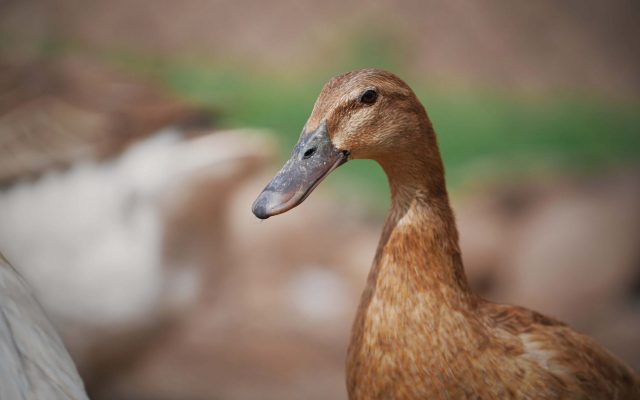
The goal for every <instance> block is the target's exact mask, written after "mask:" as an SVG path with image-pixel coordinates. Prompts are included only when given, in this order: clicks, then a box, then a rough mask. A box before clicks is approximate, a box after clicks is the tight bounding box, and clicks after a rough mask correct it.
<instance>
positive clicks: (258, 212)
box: [251, 193, 271, 219]
mask: <svg viewBox="0 0 640 400" xmlns="http://www.w3.org/2000/svg"><path fill="white" fill-rule="evenodd" d="M251 211H253V215H255V216H256V217H258V218H260V219H267V218H269V217H270V216H271V215H269V213H268V212H267V198H266V196H264V195H263V194H262V193H261V194H260V196H258V198H257V199H256V201H254V202H253V205H252V206H251Z"/></svg>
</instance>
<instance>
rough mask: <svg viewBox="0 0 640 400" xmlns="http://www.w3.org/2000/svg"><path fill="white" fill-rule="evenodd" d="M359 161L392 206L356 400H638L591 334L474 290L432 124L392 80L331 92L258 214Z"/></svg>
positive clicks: (372, 278) (360, 342) (351, 367)
mask: <svg viewBox="0 0 640 400" xmlns="http://www.w3.org/2000/svg"><path fill="white" fill-rule="evenodd" d="M358 158H365V159H373V160H375V161H377V162H378V163H379V164H380V165H381V166H382V168H383V169H384V171H385V173H386V175H387V177H388V180H389V185H390V187H391V198H392V201H391V210H390V211H389V214H388V216H387V218H386V222H385V225H384V229H383V231H382V237H381V238H380V243H379V245H378V249H377V252H376V256H375V259H374V262H373V266H372V269H371V272H370V274H369V278H368V281H367V285H366V288H365V290H364V293H363V295H362V300H361V303H360V306H359V308H358V312H357V316H356V320H355V323H354V326H353V331H352V337H351V343H350V345H349V350H348V357H347V390H348V393H349V398H350V399H352V400H355V399H358V400H359V399H398V400H400V399H607V400H611V399H640V379H639V378H638V376H637V375H636V374H635V372H634V371H633V370H631V369H630V368H629V367H627V366H625V365H624V364H623V363H622V362H621V361H620V360H618V359H617V358H616V357H615V356H613V355H612V354H611V353H609V352H608V351H607V350H605V349H604V348H602V347H601V346H600V345H598V344H597V343H596V342H595V341H594V340H592V339H590V338H589V337H587V336H584V335H582V334H580V333H578V332H576V331H574V330H572V329H571V328H569V327H568V326H566V325H565V324H563V323H562V322H560V321H557V320H555V319H553V318H549V317H546V316H544V315H541V314H538V313H536V312H534V311H530V310H527V309H524V308H521V307H517V306H510V305H502V304H495V303H491V302H489V301H486V300H484V299H482V298H480V297H479V296H478V295H476V294H474V293H473V292H472V291H471V289H470V288H469V284H468V283H467V280H466V277H465V274H464V270H463V266H462V260H461V257H460V248H459V246H458V233H457V230H456V225H455V221H454V216H453V213H452V211H451V207H450V205H449V199H448V196H447V190H446V187H445V181H444V170H443V166H442V160H441V158H440V153H439V151H438V146H437V144H436V137H435V133H434V130H433V127H432V126H431V122H430V121H429V118H428V117H427V113H426V111H425V109H424V107H423V106H422V105H421V104H420V102H419V100H418V99H417V97H416V95H415V94H414V93H413V91H412V90H411V89H410V88H409V86H407V84H406V83H404V82H403V81H402V80H401V79H399V78H398V77H396V76H395V75H393V74H391V73H389V72H385V71H380V70H375V69H365V70H359V71H353V72H349V73H346V74H343V75H340V76H337V77H335V78H333V79H331V80H330V81H329V82H328V83H327V84H326V85H325V86H324V88H323V89H322V92H321V93H320V96H319V97H318V100H317V101H316V103H315V106H314V108H313V111H312V113H311V116H310V117H309V120H308V121H307V123H306V125H305V127H304V129H303V132H302V135H301V137H300V140H299V142H298V143H297V144H296V146H295V148H294V150H293V153H292V156H291V158H290V160H289V161H287V163H286V164H285V165H284V167H283V168H282V170H280V172H279V173H278V174H277V175H276V176H275V178H274V179H273V180H272V181H271V182H270V183H269V184H268V185H267V187H266V188H265V189H264V191H263V192H262V193H261V194H260V196H259V197H258V198H257V199H256V201H255V202H254V204H253V212H254V214H255V215H256V216H257V217H258V218H262V219H264V218H268V217H271V216H273V215H277V214H280V213H283V212H285V211H287V210H290V209H291V208H293V207H295V206H297V205H298V204H300V203H301V202H302V201H303V200H304V199H305V198H306V197H307V196H308V195H309V194H310V193H311V191H312V190H313V189H314V188H315V187H316V186H317V185H318V184H319V183H320V181H322V179H323V178H324V177H326V176H327V175H328V174H329V173H330V172H331V171H333V170H334V169H335V168H337V167H338V166H340V165H341V164H344V163H345V162H346V161H347V160H351V159H358Z"/></svg>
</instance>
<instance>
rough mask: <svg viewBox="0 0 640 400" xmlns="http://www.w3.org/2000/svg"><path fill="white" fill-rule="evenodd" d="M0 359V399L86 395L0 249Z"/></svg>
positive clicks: (65, 399) (83, 398)
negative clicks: (0, 360)
mask: <svg viewBox="0 0 640 400" xmlns="http://www.w3.org/2000/svg"><path fill="white" fill-rule="evenodd" d="M0 359H2V363H1V364H0V399H34V400H56V399H59V400H88V399H89V398H88V397H87V393H86V391H85V389H84V383H83V382H82V379H81V378H80V375H78V371H77V369H76V366H75V364H74V363H73V360H72V359H71V356H70V355H69V353H68V351H67V349H66V347H65V345H64V343H63V342H62V340H61V339H60V336H59V335H58V333H57V331H56V330H55V328H54V327H53V325H52V324H51V322H49V319H48V318H47V316H46V314H45V312H44V310H43V309H42V307H41V306H40V303H39V302H38V301H37V300H36V298H35V297H34V295H33V293H32V291H31V288H30V287H29V285H28V284H27V283H26V281H25V280H24V279H23V278H22V276H21V275H20V274H19V273H18V271H16V270H15V269H14V268H13V266H12V265H11V264H10V263H9V261H7V259H6V258H5V257H4V256H3V255H2V253H0Z"/></svg>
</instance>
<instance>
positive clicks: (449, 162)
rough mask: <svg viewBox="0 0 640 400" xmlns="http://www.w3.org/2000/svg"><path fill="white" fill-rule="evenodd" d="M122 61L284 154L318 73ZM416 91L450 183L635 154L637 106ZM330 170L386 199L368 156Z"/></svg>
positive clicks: (622, 159)
mask: <svg viewBox="0 0 640 400" xmlns="http://www.w3.org/2000/svg"><path fill="white" fill-rule="evenodd" d="M129 65H130V66H132V65H133V67H134V69H136V70H138V71H140V72H141V73H144V74H145V75H147V74H149V73H151V74H152V75H154V76H155V77H156V78H157V79H159V80H160V81H161V82H163V83H164V84H165V85H166V86H167V87H168V88H170V89H171V90H173V91H175V92H176V93H178V94H180V95H182V96H184V97H186V98H189V99H191V100H193V101H195V102H197V103H200V104H203V105H206V106H210V107H212V108H214V109H217V110H220V111H221V112H222V113H223V118H222V123H223V125H225V126H230V127H239V126H252V127H264V128H269V129H272V130H273V131H274V132H275V133H276V134H277V135H278V137H279V141H280V144H281V146H282V151H281V156H282V158H283V159H284V157H286V156H287V155H288V154H289V151H290V149H291V147H292V146H293V144H294V143H295V141H296V140H297V137H298V135H299V133H300V130H301V129H302V126H303V124H304V122H305V120H306V118H307V117H308V115H309V112H310V111H311V107H312V106H313V102H314V101H315V98H316V96H317V94H318V92H319V91H320V88H321V87H322V84H323V83H324V80H325V79H326V78H327V77H326V76H322V77H317V76H298V77H296V76H293V77H292V76H274V74H271V75H268V74H264V73H263V74H260V73H255V72H251V71H247V70H242V69H240V70H237V69H224V68H215V67H212V66H211V65H203V64H201V63H194V64H175V65H174V64H166V63H160V64H158V63H152V65H141V64H139V63H138V64H130V63H129ZM414 86H416V85H415V84H414ZM415 89H416V91H417V93H418V96H419V97H420V99H421V100H422V101H423V103H424V104H425V105H426V107H427V110H428V112H429V115H430V117H431V119H432V121H433V123H434V125H435V128H436V132H437V133H438V140H439V144H440V147H441V150H442V154H443V158H444V161H445V165H446V169H447V175H448V180H449V185H450V186H452V187H454V188H455V187H457V186H458V185H460V184H461V183H463V182H466V181H469V180H471V179H475V178H477V177H478V176H486V175H489V176H490V175H495V174H514V171H520V172H526V171H529V172H530V171H535V170H541V169H542V170H544V169H546V168H569V169H573V170H578V171H588V170H592V169H596V168H601V167H605V166H609V165H612V164H614V165H617V164H632V163H633V164H635V163H637V162H638V161H639V160H640V154H639V150H640V128H639V127H640V110H639V108H638V107H637V105H630V104H614V103H607V102H604V101H598V100H597V99H590V98H587V97H577V96H574V97H571V96H559V97H546V98H522V97H516V96H513V95H509V94H496V93H480V92H474V93H444V92H442V91H438V90H433V89H431V90H429V88H428V87H427V86H425V85H420V84H419V83H418V85H417V87H415ZM335 175H337V176H338V177H337V178H333V179H331V180H330V182H333V184H334V185H336V186H338V187H348V189H345V190H346V191H348V192H349V191H350V192H351V193H355V192H356V191H357V192H363V191H364V193H366V194H367V196H364V197H366V198H367V199H373V200H370V201H369V202H370V204H372V205H374V206H384V204H386V199H384V198H385V196H386V181H385V178H384V176H383V174H382V172H381V171H380V170H379V168H377V167H376V166H375V165H373V164H372V163H366V162H357V163H350V164H348V165H347V166H346V167H343V168H342V169H341V171H339V172H338V173H336V174H335ZM354 187H355V188H356V189H354ZM376 199H381V200H376Z"/></svg>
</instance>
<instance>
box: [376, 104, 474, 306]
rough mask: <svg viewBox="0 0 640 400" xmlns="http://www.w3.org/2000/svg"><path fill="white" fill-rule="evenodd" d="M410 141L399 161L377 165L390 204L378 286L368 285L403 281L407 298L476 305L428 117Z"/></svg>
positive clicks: (378, 261)
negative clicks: (384, 178) (384, 176)
mask: <svg viewBox="0 0 640 400" xmlns="http://www.w3.org/2000/svg"><path fill="white" fill-rule="evenodd" d="M410 137H411V138H413V142H412V143H410V144H409V145H408V146H406V148H405V150H404V151H403V152H401V153H400V154H399V155H398V156H397V157H394V158H393V159H392V158H382V159H380V160H379V162H380V164H381V165H382V168H383V169H384V171H385V173H386V174H387V177H388V179H389V185H390V188H391V198H392V201H391V210H390V212H389V215H388V216H387V219H386V222H385V226H384V229H383V234H382V237H381V239H380V243H379V245H378V250H377V254H376V258H375V261H374V266H373V270H372V276H371V277H370V280H374V281H375V282H369V283H370V284H375V285H380V286H385V285H386V283H387V282H384V281H381V280H382V279H385V278H388V276H389V275H393V276H394V277H395V278H402V279H395V278H394V279H393V280H392V281H393V282H394V283H397V282H398V281H399V280H400V281H402V284H403V285H404V284H406V285H407V290H408V291H407V293H405V294H406V295H407V296H411V295H412V294H414V293H415V294H424V292H425V291H431V292H435V293H438V294H440V295H442V296H445V297H446V300H448V301H452V302H466V301H469V300H471V301H472V300H473V299H474V296H473V295H472V293H471V291H470V289H469V285H468V284H467V280H466V277H465V275H464V271H463V265H462V260H461V255H460V248H459V246H458V232H457V229H456V226H455V220H454V216H453V212H452V211H451V207H450V205H449V198H448V195H447V191H446V187H445V183H444V170H443V166H442V161H441V158H440V154H439V152H438V150H437V145H436V141H435V135H434V133H433V131H432V129H431V126H430V124H429V123H428V120H426V115H425V122H424V123H423V124H422V125H421V126H420V131H419V132H416V133H415V134H414V135H410ZM382 269H385V271H381V270H382ZM381 272H382V273H383V275H382V276H381V275H380V273H381ZM387 280H389V279H387ZM388 283H391V282H388ZM459 305H462V304H459Z"/></svg>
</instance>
